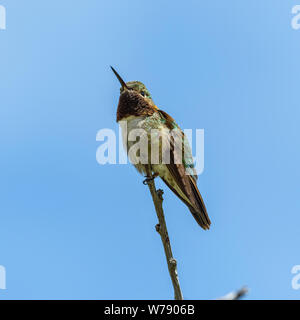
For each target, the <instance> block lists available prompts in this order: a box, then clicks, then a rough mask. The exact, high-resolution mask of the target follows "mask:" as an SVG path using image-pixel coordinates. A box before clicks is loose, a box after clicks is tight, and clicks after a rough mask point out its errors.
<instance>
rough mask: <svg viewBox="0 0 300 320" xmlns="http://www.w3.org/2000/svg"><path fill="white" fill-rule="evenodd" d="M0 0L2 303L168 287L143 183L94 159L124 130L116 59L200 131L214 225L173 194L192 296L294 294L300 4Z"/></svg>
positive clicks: (161, 295) (171, 206)
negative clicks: (0, 15)
mask: <svg viewBox="0 0 300 320" xmlns="http://www.w3.org/2000/svg"><path fill="white" fill-rule="evenodd" d="M0 4H2V5H4V6H5V7H6V10H7V29H6V30H4V31H3V30H0V50H1V51H0V52H1V54H0V57H1V59H0V70H1V75H0V93H1V107H0V124H1V125H0V141H1V157H0V166H1V177H0V194H1V201H0V265H3V266H5V268H6V271H7V290H0V299H165V298H167V299H169V298H170V299H172V297H173V293H172V287H171V282H170V280H169V276H168V271H167V267H166V263H165V258H164V254H163V248H162V245H161V242H160V239H159V236H158V235H157V234H156V232H155V229H154V226H155V224H156V215H155V212H154V209H153V204H152V201H151V198H150V195H149V191H148V190H147V187H145V186H144V185H143V184H142V180H143V178H142V177H141V176H139V175H138V173H137V172H136V171H135V169H134V168H133V167H131V166H129V165H127V166H126V165H107V166H100V165H99V164H98V163H97V162H96V158H95V154H96V150H97V147H98V146H99V142H97V141H96V139H95V138H96V133H97V131H98V130H99V129H101V128H111V129H114V130H116V129H117V124H116V122H115V118H116V116H115V113H116V107H117V102H118V94H119V84H118V83H117V80H116V78H115V77H114V75H113V74H112V72H111V70H110V69H109V65H113V66H115V67H116V69H117V70H118V71H119V72H120V74H121V75H122V76H123V77H124V78H125V79H126V80H127V81H129V80H140V81H143V82H144V83H145V84H146V85H147V87H148V88H149V90H150V91H151V93H152V97H153V99H154V101H155V102H156V104H157V105H158V106H159V107H161V108H162V109H163V110H165V111H167V112H168V113H170V114H171V115H172V116H173V117H174V118H175V119H176V120H177V122H178V123H179V125H180V126H181V127H183V128H192V129H196V128H203V129H204V130H205V169H204V172H203V174H202V175H201V176H200V177H199V183H198V185H199V189H200V191H201V193H202V195H203V197H204V199H205V202H206V205H207V209H208V212H209V215H210V217H211V220H212V227H211V230H210V231H206V232H204V231H203V230H201V229H200V228H199V227H198V225H197V224H196V223H195V221H194V220H193V218H192V216H191V214H190V213H189V211H188V210H187V209H186V207H185V206H184V205H183V204H182V203H181V202H180V201H179V200H178V199H177V198H176V197H175V196H174V195H173V194H172V193H171V192H170V191H168V190H167V189H166V188H164V189H165V203H164V206H165V212H166V218H167V223H168V227H169V233H170V237H171V241H172V245H173V251H174V256H175V258H176V259H178V272H179V277H180V282H181V285H182V290H183V294H184V297H185V298H189V299H203V298H205V299H212V298H216V297H219V296H221V295H223V294H226V293H228V292H229V291H231V290H233V289H237V288H239V287H241V286H242V285H247V286H249V287H250V289H251V292H250V294H249V295H248V297H247V298H249V299H266V298H270V299H278V298H283V299H285V298H290V299H300V290H298V291H296V290H293V289H292V287H291V280H292V277H293V275H292V274H291V269H292V267H293V266H294V265H296V264H300V255H299V250H300V233H299V225H300V215H299V212H300V202H299V196H300V194H299V191H300V188H299V180H300V170H299V163H300V150H299V118H300V109H299V102H300V96H299V74H300V64H299V55H300V30H298V31H296V30H293V29H292V28H291V19H292V14H291V9H292V7H293V6H294V5H296V4H300V1H297V0H293V1H287V0H285V1H282V0H264V1H261V0H255V1H254V0H245V1H238V0H227V1H223V0H218V1H208V0H206V1H196V0H195V1H189V0H188V1H184V2H183V1H172V2H171V1H156V0H154V1H151V2H149V1H140V0H132V1H121V0H119V1H96V0H89V1H76V2H75V1H70V0H64V1H58V0H52V1H37V0H35V1H34V0H27V1H16V0H9V1H8V0H6V1H5V0H0ZM159 185H160V184H159ZM161 185H162V184H161Z"/></svg>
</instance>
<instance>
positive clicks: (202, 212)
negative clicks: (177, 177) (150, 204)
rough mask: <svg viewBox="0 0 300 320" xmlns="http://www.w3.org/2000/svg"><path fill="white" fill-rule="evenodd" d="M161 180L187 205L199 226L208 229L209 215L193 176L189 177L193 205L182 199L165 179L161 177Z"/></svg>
mask: <svg viewBox="0 0 300 320" xmlns="http://www.w3.org/2000/svg"><path fill="white" fill-rule="evenodd" d="M162 180H163V181H164V183H165V184H166V185H167V186H168V187H169V188H170V189H171V190H172V191H173V192H174V193H175V194H176V195H177V197H178V198H179V199H181V200H182V201H183V202H184V203H185V204H186V205H187V207H188V208H189V209H190V211H191V213H192V215H193V217H194V219H195V220H196V221H197V223H198V224H199V226H200V227H201V228H203V229H204V230H208V229H209V226H210V224H211V222H210V220H209V217H208V214H207V211H206V208H205V205H204V202H203V199H202V197H201V194H200V192H199V190H198V188H197V186H196V185H195V182H194V181H193V178H191V189H192V193H193V194H192V197H193V199H191V200H193V203H195V204H194V206H192V205H191V203H189V202H187V201H186V200H185V199H183V198H182V197H181V196H180V195H179V193H178V192H177V191H176V190H175V189H174V188H173V187H172V186H171V185H170V184H169V183H168V182H167V181H166V180H165V179H163V178H162ZM191 202H192V201H191Z"/></svg>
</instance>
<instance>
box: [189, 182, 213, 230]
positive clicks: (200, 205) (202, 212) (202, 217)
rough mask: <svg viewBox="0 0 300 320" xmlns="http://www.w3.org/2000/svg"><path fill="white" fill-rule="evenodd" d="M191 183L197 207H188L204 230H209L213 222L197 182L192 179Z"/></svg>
mask: <svg viewBox="0 0 300 320" xmlns="http://www.w3.org/2000/svg"><path fill="white" fill-rule="evenodd" d="M190 181H191V188H192V192H193V196H194V197H193V198H194V200H195V201H193V202H194V203H195V205H194V206H191V205H188V207H189V209H190V211H191V213H192V215H193V217H194V218H195V220H196V221H197V222H198V224H199V225H200V226H201V227H202V228H203V229H204V230H208V229H209V227H210V224H211V222H210V219H209V217H208V214H207V211H206V207H205V204H204V201H203V199H202V197H201V194H200V192H199V190H198V188H197V185H196V181H195V180H194V179H193V178H191V179H190Z"/></svg>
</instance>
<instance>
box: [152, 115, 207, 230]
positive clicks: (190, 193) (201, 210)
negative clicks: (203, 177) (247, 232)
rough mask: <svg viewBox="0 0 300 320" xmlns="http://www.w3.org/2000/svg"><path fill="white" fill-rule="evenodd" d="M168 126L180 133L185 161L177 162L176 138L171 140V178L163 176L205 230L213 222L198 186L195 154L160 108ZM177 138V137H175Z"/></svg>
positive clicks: (176, 126) (174, 131) (173, 131)
mask: <svg viewBox="0 0 300 320" xmlns="http://www.w3.org/2000/svg"><path fill="white" fill-rule="evenodd" d="M158 112H159V113H160V116H161V118H162V119H163V120H164V123H165V124H166V126H167V127H168V128H169V129H170V130H172V133H173V134H175V136H176V135H178V137H179V138H181V140H179V141H182V152H183V154H184V156H183V159H182V160H183V161H181V163H177V161H176V155H175V153H176V152H177V151H176V150H175V148H176V145H175V142H174V140H172V139H171V141H170V164H166V167H167V170H168V176H169V177H171V179H167V178H166V177H162V180H163V181H164V182H165V183H166V185H167V186H168V187H169V188H170V189H171V190H172V191H173V192H174V193H175V194H176V195H177V196H178V197H179V198H180V199H181V200H182V201H183V202H184V203H185V204H186V205H187V206H188V208H189V209H190V211H191V213H192V215H193V217H194V218H195V220H196V221H197V223H198V224H199V225H200V226H201V227H202V228H203V229H205V230H207V229H209V226H210V224H211V222H210V219H209V217H208V214H207V211H206V207H205V204H204V201H203V199H202V196H201V194H200V192H199V190H198V187H197V178H198V177H197V173H196V170H195V168H194V163H193V156H192V152H191V148H190V145H189V143H188V140H187V138H186V137H185V135H184V133H183V131H182V130H181V129H180V128H179V126H178V125H177V124H176V122H175V121H174V119H173V118H172V117H171V116H170V115H168V114H167V113H166V112H165V111H162V110H158ZM175 140H176V139H175Z"/></svg>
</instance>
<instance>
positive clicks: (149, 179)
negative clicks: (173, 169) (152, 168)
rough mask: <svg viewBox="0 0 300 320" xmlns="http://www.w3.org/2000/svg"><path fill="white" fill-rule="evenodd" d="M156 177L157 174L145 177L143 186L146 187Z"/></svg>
mask: <svg viewBox="0 0 300 320" xmlns="http://www.w3.org/2000/svg"><path fill="white" fill-rule="evenodd" d="M156 177H158V173H154V175H153V176H152V177H150V178H149V177H147V176H146V177H145V178H146V179H145V180H144V181H143V185H145V186H146V185H147V184H149V182H150V181H153V180H154V179H155V178H156Z"/></svg>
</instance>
